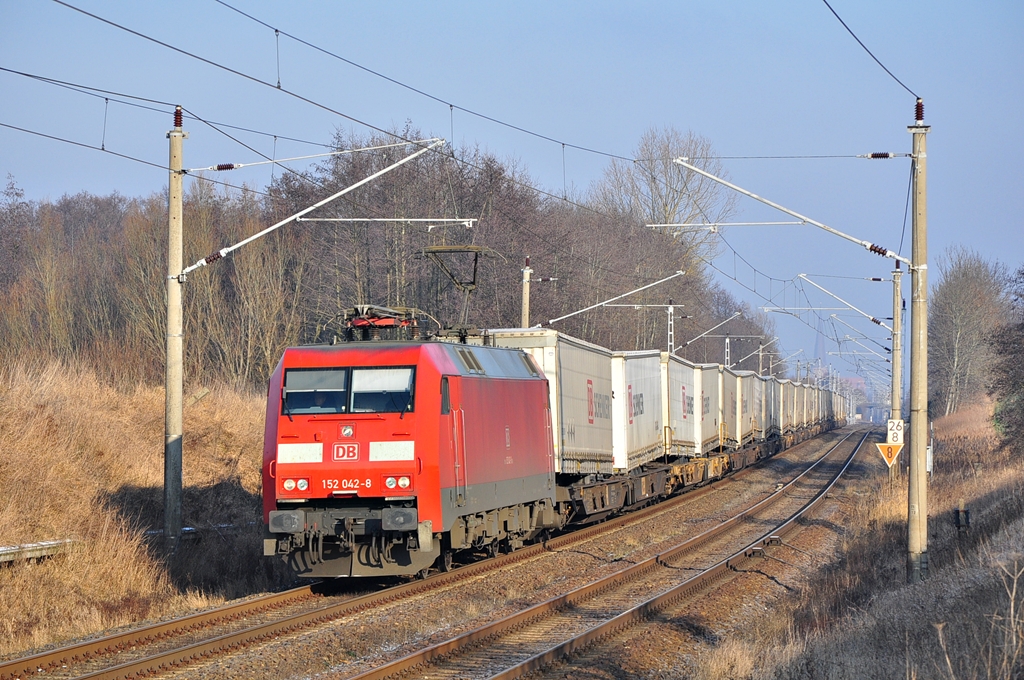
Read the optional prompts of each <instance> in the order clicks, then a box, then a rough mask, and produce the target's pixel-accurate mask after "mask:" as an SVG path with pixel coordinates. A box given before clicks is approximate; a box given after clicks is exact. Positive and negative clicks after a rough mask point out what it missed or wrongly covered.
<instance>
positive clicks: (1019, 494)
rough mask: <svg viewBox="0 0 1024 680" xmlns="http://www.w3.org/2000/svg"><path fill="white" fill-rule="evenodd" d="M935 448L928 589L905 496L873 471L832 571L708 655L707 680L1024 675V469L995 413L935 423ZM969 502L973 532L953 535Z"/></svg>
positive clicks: (703, 670)
mask: <svg viewBox="0 0 1024 680" xmlns="http://www.w3.org/2000/svg"><path fill="white" fill-rule="evenodd" d="M935 438H936V452H935V461H936V463H935V473H934V475H933V478H932V480H931V484H930V488H929V503H930V512H929V515H930V522H929V531H930V536H929V546H928V551H929V558H930V576H929V579H928V580H927V581H926V582H924V583H923V584H919V585H914V586H909V585H907V584H906V583H905V578H906V577H905V574H906V566H905V560H906V527H905V523H906V513H907V497H906V490H905V488H899V489H896V490H892V489H889V488H888V484H887V482H886V473H885V472H884V470H883V468H884V466H883V465H880V464H879V463H877V462H875V461H874V460H871V461H868V463H869V465H870V467H871V468H873V472H872V474H871V475H870V477H869V481H868V482H867V483H866V484H867V486H866V487H865V488H864V489H861V491H862V494H861V495H860V499H861V500H860V502H859V505H858V506H857V507H856V508H855V509H854V511H853V513H852V516H851V517H849V519H848V521H847V522H846V523H845V524H846V526H845V534H844V538H843V542H842V545H841V546H840V550H839V554H838V555H837V556H836V561H835V563H834V565H833V566H832V567H830V568H827V569H824V570H822V571H820V572H818V573H817V574H816V575H815V576H814V577H813V578H812V579H811V581H810V583H809V584H808V585H807V586H806V587H805V588H804V589H803V590H802V591H801V592H800V593H799V594H797V595H794V596H793V597H791V598H789V600H788V601H785V602H782V603H780V605H779V606H773V607H772V608H771V609H772V611H771V613H769V614H766V615H765V616H764V617H763V618H762V619H761V620H759V621H756V622H755V623H754V624H753V626H751V629H750V630H751V633H750V634H748V635H742V636H740V637H739V638H731V639H730V641H729V644H722V645H720V646H719V647H718V648H716V649H715V650H714V651H713V652H712V653H710V654H708V655H705V657H704V658H702V659H701V666H700V671H699V677H702V678H778V679H790V678H794V679H795V678H947V679H949V680H967V679H975V678H1020V677H1024V614H1022V611H1024V552H1022V551H1024V464H1022V463H1024V461H1022V460H1021V456H1020V452H1014V451H1012V450H1011V449H1009V448H1007V447H1005V446H1003V445H1002V443H1001V442H1000V441H999V439H998V438H997V437H996V436H995V434H994V432H993V431H992V426H991V408H990V407H989V406H988V405H981V406H979V407H976V408H974V409H971V410H969V411H961V412H960V413H957V414H955V415H953V416H951V417H949V418H946V419H942V420H939V421H936V423H935ZM961 498H962V499H964V501H965V503H966V505H967V506H968V508H970V510H971V523H972V528H971V531H970V532H969V533H967V534H962V533H958V532H957V530H956V528H955V527H954V526H953V511H954V509H955V508H956V507H957V506H958V504H959V501H960V499H961ZM750 659H757V660H758V663H757V664H756V665H755V666H756V667H752V666H751V664H750V661H749V660H750Z"/></svg>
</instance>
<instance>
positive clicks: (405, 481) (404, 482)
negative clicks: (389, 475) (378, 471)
mask: <svg viewBox="0 0 1024 680" xmlns="http://www.w3.org/2000/svg"><path fill="white" fill-rule="evenodd" d="M398 486H400V487H401V488H403V489H408V488H409V478H408V477H399V478H398Z"/></svg>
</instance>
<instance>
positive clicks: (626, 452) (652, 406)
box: [612, 350, 665, 473]
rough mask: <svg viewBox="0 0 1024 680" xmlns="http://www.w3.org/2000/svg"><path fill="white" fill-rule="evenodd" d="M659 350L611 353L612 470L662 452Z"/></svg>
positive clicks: (635, 465)
mask: <svg viewBox="0 0 1024 680" xmlns="http://www.w3.org/2000/svg"><path fill="white" fill-rule="evenodd" d="M663 422H665V421H664V420H663V419H662V392H661V352H660V351H658V350H647V351H638V352H615V353H614V354H612V432H613V433H614V434H613V437H612V451H613V455H614V469H615V472H616V473H623V472H629V471H631V470H635V469H636V468H638V467H640V466H641V465H643V464H645V463H648V462H650V461H652V460H654V459H655V458H660V457H662V456H664V455H665V433H664V432H663V431H662V427H661V425H662V423H663Z"/></svg>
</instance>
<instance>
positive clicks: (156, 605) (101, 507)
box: [0, 362, 283, 654]
mask: <svg viewBox="0 0 1024 680" xmlns="http://www.w3.org/2000/svg"><path fill="white" fill-rule="evenodd" d="M186 403H188V399H187V398H186ZM263 408H264V399H263V398H262V397H261V396H259V395H252V394H242V393H238V392H236V391H233V390H231V389H229V388H226V387H214V388H212V390H211V391H210V393H209V394H208V395H207V396H205V398H203V399H201V400H200V401H198V402H195V403H192V404H191V405H189V406H188V407H187V408H186V410H185V431H186V437H185V443H184V451H185V453H184V471H183V474H184V483H185V493H184V520H185V523H186V524H189V525H192V526H198V527H207V526H211V525H216V524H222V523H226V524H234V525H239V526H241V527H242V528H241V529H240V530H233V531H228V532H224V531H222V532H220V533H217V532H210V533H207V534H204V537H203V539H202V540H201V541H199V542H196V543H193V544H186V545H184V546H182V548H181V549H179V551H178V553H177V554H175V555H173V556H166V555H163V554H162V553H161V552H160V549H159V543H158V542H157V543H156V544H151V542H149V541H147V540H146V539H145V535H144V531H145V530H146V529H150V528H159V527H160V526H162V522H163V518H162V503H163V501H162V498H163V495H162V494H163V492H162V485H163V410H164V399H163V389H162V388H159V387H156V388H154V387H137V388H134V389H132V390H130V391H123V390H117V389H114V388H112V387H110V386H109V385H106V384H104V383H102V382H101V381H100V380H98V379H97V378H96V376H95V374H93V373H92V372H90V371H87V370H83V369H78V368H75V367H68V366H64V365H61V364H58V363H56V362H48V363H39V364H36V365H16V366H13V367H8V368H5V369H4V370H2V371H0V499H3V500H2V501H0V545H12V544H21V543H29V542H34V541H40V540H46V539H55V538H68V537H70V538H75V539H78V540H79V543H78V544H77V546H76V548H75V549H74V551H73V552H71V553H70V554H68V555H66V556H63V557H59V558H56V559H53V560H50V561H47V562H43V563H40V564H20V565H15V566H12V567H7V568H3V569H0V654H11V653H14V652H18V651H19V650H24V649H27V648H29V647H37V646H40V645H46V644H50V643H53V642H56V641H60V640H63V639H66V638H69V637H75V636H80V635H86V634H90V633H94V632H97V631H101V630H104V629H107V628H111V627H116V626H121V625H127V624H130V623H133V622H137V621H140V620H143V619H147V618H153V617H158V616H164V615H169V614H172V613H175V612H181V611H184V610H189V609H194V608H196V607H199V606H204V605H210V604H216V603H219V602H221V601H223V600H224V599H225V598H230V597H236V596H240V595H244V594H248V593H252V592H258V591H262V590H266V589H269V588H271V587H273V586H275V585H277V584H279V583H281V581H282V579H283V574H282V573H281V572H280V571H278V570H277V569H276V568H275V565H274V564H273V563H272V562H266V561H264V560H263V559H262V558H261V557H259V556H260V555H261V554H262V551H261V545H260V539H261V537H262V536H261V527H260V525H259V520H260V505H259V494H260V472H259V470H260V461H261V458H262V420H263Z"/></svg>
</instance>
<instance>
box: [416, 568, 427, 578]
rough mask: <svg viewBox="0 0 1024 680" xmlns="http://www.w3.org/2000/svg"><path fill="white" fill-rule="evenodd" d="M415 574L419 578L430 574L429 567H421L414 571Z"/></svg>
mask: <svg viewBox="0 0 1024 680" xmlns="http://www.w3.org/2000/svg"><path fill="white" fill-rule="evenodd" d="M416 576H418V577H419V578H421V579H424V578H426V577H428V576H430V567H423V568H422V569H420V570H419V571H418V572H416Z"/></svg>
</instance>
